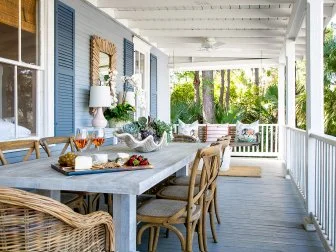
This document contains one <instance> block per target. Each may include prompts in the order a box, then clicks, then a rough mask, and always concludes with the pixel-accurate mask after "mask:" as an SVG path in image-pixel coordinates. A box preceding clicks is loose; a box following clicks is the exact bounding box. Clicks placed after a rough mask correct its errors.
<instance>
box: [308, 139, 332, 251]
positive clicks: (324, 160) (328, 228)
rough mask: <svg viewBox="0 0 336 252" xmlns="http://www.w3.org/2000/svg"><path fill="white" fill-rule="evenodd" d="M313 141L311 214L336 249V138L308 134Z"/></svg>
mask: <svg viewBox="0 0 336 252" xmlns="http://www.w3.org/2000/svg"><path fill="white" fill-rule="evenodd" d="M309 137H311V138H312V139H314V141H315V197H314V199H315V207H314V210H315V211H314V212H313V215H314V217H315V218H316V222H317V223H318V224H319V226H320V228H321V231H322V232H323V234H324V235H325V238H326V239H327V240H328V241H329V243H330V245H331V246H332V248H333V250H334V251H335V250H336V232H335V229H336V218H335V217H336V216H335V214H336V213H335V210H336V191H335V190H336V188H335V186H336V178H335V176H336V171H335V168H336V138H335V137H332V136H327V135H325V136H319V135H315V134H310V135H309Z"/></svg>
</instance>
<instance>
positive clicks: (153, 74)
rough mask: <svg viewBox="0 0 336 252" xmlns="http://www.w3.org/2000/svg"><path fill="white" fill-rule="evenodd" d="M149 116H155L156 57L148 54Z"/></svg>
mask: <svg viewBox="0 0 336 252" xmlns="http://www.w3.org/2000/svg"><path fill="white" fill-rule="evenodd" d="M150 116H151V117H152V118H157V57H156V56H155V55H153V54H151V55H150Z"/></svg>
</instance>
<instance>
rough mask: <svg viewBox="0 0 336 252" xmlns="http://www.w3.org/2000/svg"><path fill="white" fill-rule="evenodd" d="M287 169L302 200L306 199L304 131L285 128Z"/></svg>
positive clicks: (305, 140)
mask: <svg viewBox="0 0 336 252" xmlns="http://www.w3.org/2000/svg"><path fill="white" fill-rule="evenodd" d="M286 135H287V143H286V144H287V168H288V171H289V173H290V175H291V177H292V179H293V181H294V182H295V184H296V186H297V187H298V189H299V191H300V192H301V194H302V196H303V198H304V199H306V197H307V166H306V143H307V134H306V131H304V130H301V129H297V128H291V127H287V128H286Z"/></svg>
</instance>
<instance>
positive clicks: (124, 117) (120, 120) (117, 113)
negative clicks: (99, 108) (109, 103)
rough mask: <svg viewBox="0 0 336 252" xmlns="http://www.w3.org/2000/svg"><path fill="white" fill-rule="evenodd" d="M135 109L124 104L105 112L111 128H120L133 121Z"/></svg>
mask: <svg viewBox="0 0 336 252" xmlns="http://www.w3.org/2000/svg"><path fill="white" fill-rule="evenodd" d="M134 112H135V108H134V107H133V106H132V105H131V104H129V103H127V102H123V103H120V104H117V105H116V106H115V107H113V108H112V107H111V108H108V109H106V110H105V112H104V116H105V118H106V120H108V121H109V125H110V128H120V127H122V126H123V125H124V124H126V123H128V122H130V121H132V119H133V113H134Z"/></svg>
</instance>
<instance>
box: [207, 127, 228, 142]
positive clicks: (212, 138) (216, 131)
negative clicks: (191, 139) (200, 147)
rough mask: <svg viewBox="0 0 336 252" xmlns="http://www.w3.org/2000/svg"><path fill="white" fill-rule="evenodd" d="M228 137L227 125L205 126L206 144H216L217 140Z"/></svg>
mask: <svg viewBox="0 0 336 252" xmlns="http://www.w3.org/2000/svg"><path fill="white" fill-rule="evenodd" d="M227 135H229V124H228V123H227V124H207V125H206V142H216V141H217V138H220V137H223V136H227Z"/></svg>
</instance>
